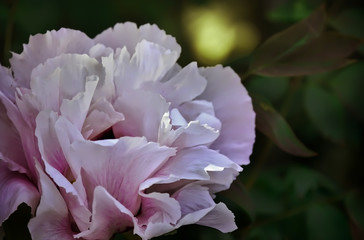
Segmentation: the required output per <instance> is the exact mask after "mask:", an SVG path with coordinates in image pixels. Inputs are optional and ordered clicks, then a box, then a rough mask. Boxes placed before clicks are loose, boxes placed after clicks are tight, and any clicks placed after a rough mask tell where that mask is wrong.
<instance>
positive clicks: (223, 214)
mask: <svg viewBox="0 0 364 240" xmlns="http://www.w3.org/2000/svg"><path fill="white" fill-rule="evenodd" d="M234 219H235V216H234V214H233V213H232V212H231V211H230V210H229V209H228V208H227V207H226V205H225V204H224V203H218V204H216V206H215V207H214V209H212V210H211V211H210V212H209V213H208V214H206V215H205V216H204V217H203V218H202V219H200V220H199V221H198V222H197V224H200V225H204V226H208V227H212V228H216V229H218V230H220V231H221V232H223V233H227V232H232V231H234V230H236V229H237V226H236V224H235V221H234Z"/></svg>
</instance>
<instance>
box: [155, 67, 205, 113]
mask: <svg viewBox="0 0 364 240" xmlns="http://www.w3.org/2000/svg"><path fill="white" fill-rule="evenodd" d="M206 84H207V81H206V79H205V78H204V77H202V76H201V75H200V73H199V71H198V68H197V63H196V62H192V63H190V64H189V65H187V66H186V67H184V68H183V69H182V70H181V71H180V72H178V73H177V74H176V75H174V76H173V77H172V78H171V79H169V80H168V81H166V82H163V83H161V84H158V85H155V87H154V88H153V89H152V90H153V91H155V92H159V93H160V94H161V95H162V96H163V97H164V98H165V99H166V100H167V101H168V102H171V104H172V105H171V107H172V108H173V107H177V106H179V105H180V104H181V103H184V102H187V101H190V100H192V99H194V98H195V97H197V96H198V95H200V94H201V93H202V92H203V91H204V90H205V88H206Z"/></svg>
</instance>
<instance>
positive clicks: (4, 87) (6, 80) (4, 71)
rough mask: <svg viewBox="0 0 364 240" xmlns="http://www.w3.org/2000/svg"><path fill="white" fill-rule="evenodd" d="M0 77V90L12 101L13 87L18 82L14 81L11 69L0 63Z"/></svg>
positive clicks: (14, 87)
mask: <svg viewBox="0 0 364 240" xmlns="http://www.w3.org/2000/svg"><path fill="white" fill-rule="evenodd" d="M0 79H1V81H0V91H1V92H3V93H4V95H5V96H6V97H7V98H9V99H10V100H11V101H12V102H15V89H16V87H18V84H17V83H16V82H15V81H14V79H13V76H12V75H11V70H10V69H8V68H5V67H3V66H1V65H0Z"/></svg>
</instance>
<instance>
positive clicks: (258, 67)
mask: <svg viewBox="0 0 364 240" xmlns="http://www.w3.org/2000/svg"><path fill="white" fill-rule="evenodd" d="M324 23H325V11H324V8H323V7H320V8H318V9H317V10H316V11H314V12H313V13H312V14H311V15H310V16H309V17H307V18H306V19H304V20H302V21H301V22H299V23H297V24H295V25H293V26H291V27H289V28H287V29H286V30H284V31H282V32H280V33H277V34H275V35H273V36H272V37H270V38H269V39H268V40H267V41H265V42H264V43H263V44H262V45H261V46H260V47H259V48H258V49H257V50H256V52H255V54H254V56H253V59H252V62H251V65H250V73H257V72H261V71H262V70H263V69H264V68H267V67H269V66H270V65H271V64H273V63H275V62H277V61H278V60H279V59H280V58H282V57H283V56H284V55H286V54H287V53H289V52H291V51H292V50H293V49H295V48H297V46H298V45H299V44H300V43H303V42H304V41H305V40H306V39H309V38H312V37H317V36H319V35H320V33H321V31H322V29H323V27H324Z"/></svg>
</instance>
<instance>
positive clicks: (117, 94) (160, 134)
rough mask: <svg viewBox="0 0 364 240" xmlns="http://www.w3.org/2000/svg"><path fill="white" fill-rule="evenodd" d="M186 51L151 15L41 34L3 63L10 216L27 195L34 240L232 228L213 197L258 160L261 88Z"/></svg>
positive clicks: (4, 189)
mask: <svg viewBox="0 0 364 240" xmlns="http://www.w3.org/2000/svg"><path fill="white" fill-rule="evenodd" d="M180 52H181V48H180V46H179V45H178V44H177V43H176V40H175V39H174V38H173V37H171V36H169V35H167V34H166V33H165V32H164V31H162V30H160V29H159V28H158V27H157V26H155V25H149V24H147V25H143V26H141V27H139V28H138V27H137V26H136V25H135V24H134V23H130V22H127V23H124V24H117V25H115V26H114V28H110V29H107V30H106V31H104V32H102V33H101V34H99V35H98V36H96V37H95V38H94V39H90V38H89V37H87V36H86V35H85V34H83V33H82V32H79V31H76V30H71V29H60V30H58V31H50V32H47V33H45V34H38V35H35V36H32V37H31V38H30V40H29V43H28V44H27V45H24V50H23V52H22V53H21V54H14V55H13V57H12V58H11V60H10V62H11V69H6V68H4V67H1V68H0V78H1V81H0V99H1V104H0V107H1V112H0V114H1V115H0V116H1V118H0V129H1V132H2V135H1V136H0V165H1V168H0V171H1V172H0V173H1V174H0V178H1V179H2V181H1V183H0V204H1V206H2V208H1V210H0V221H1V222H3V221H5V220H6V219H7V218H8V217H9V215H10V214H11V213H12V212H13V211H15V210H16V208H17V206H18V205H19V204H20V203H22V202H25V203H27V204H28V205H29V206H31V207H32V210H33V214H34V217H33V218H32V219H31V220H30V223H29V230H30V233H31V235H32V237H33V238H34V239H74V238H78V239H80V238H81V239H109V238H110V237H111V236H112V235H113V234H114V233H116V232H122V231H125V230H128V229H133V231H134V233H135V234H137V235H139V236H141V237H142V238H143V239H150V238H152V237H155V236H159V235H162V234H164V233H167V232H169V231H172V230H174V229H177V228H179V227H180V226H182V225H186V224H195V223H196V224H201V225H206V226H210V227H214V228H217V229H219V230H221V231H222V232H229V231H233V230H234V229H235V228H236V225H235V223H234V215H233V214H232V213H231V212H230V210H228V208H227V207H226V205H224V204H223V203H215V202H214V200H213V198H214V195H215V193H217V192H219V191H222V190H226V189H228V188H229V186H230V184H231V183H232V181H233V180H234V179H235V178H236V176H237V175H238V174H239V172H240V171H241V170H242V168H241V167H240V165H246V164H248V163H249V156H250V154H251V151H252V146H253V143H254V138H255V132H254V120H255V114H254V112H253V109H252V104H251V99H250V97H249V96H248V94H247V91H246V90H245V88H244V87H243V86H242V85H241V83H240V79H239V77H238V76H237V75H236V74H235V73H234V71H233V70H232V69H230V68H224V67H222V66H215V67H209V68H198V67H197V64H196V63H191V64H189V65H187V66H185V67H183V68H182V67H181V66H179V65H178V64H177V63H176V61H177V59H178V57H179V55H180ZM16 189H17V190H16ZM19 189H21V191H19ZM3 206H7V207H6V208H4V207H3ZM5 209H6V210H5Z"/></svg>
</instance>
